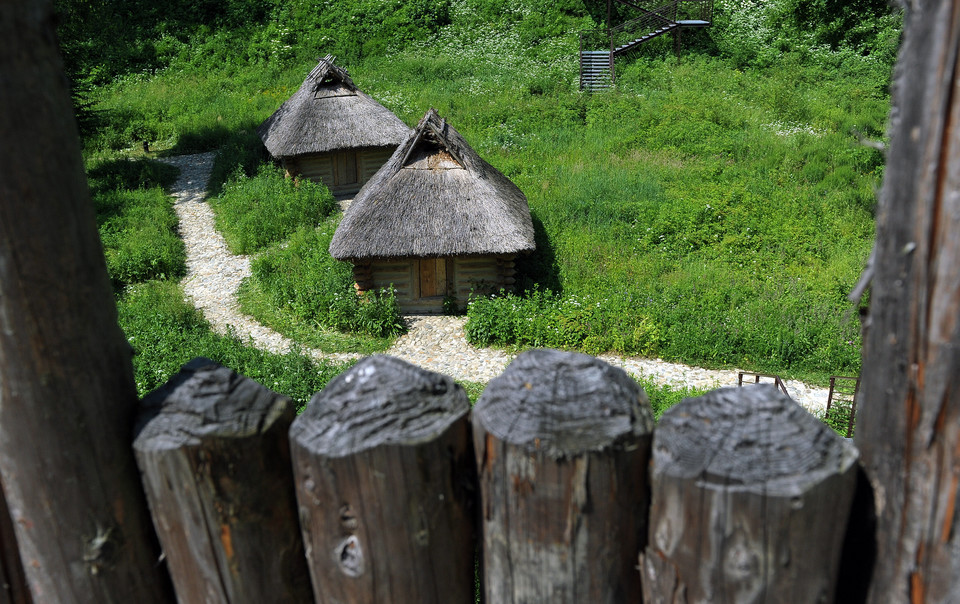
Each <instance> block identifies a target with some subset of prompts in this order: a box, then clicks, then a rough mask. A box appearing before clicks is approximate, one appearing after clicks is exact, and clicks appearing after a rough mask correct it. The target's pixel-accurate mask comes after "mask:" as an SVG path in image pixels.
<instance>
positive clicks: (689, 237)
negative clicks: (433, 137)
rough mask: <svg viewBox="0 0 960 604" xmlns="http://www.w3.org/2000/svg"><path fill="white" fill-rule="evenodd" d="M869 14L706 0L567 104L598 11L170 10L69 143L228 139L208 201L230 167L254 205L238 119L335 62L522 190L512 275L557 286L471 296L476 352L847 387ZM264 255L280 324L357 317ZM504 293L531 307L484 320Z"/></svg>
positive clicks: (876, 105)
mask: <svg viewBox="0 0 960 604" xmlns="http://www.w3.org/2000/svg"><path fill="white" fill-rule="evenodd" d="M242 4H244V3H243V2H241V1H239V0H238V2H235V3H231V7H233V8H231V9H230V10H231V11H232V10H233V9H234V8H237V7H239V6H241V5H242ZM881 4H882V3H881V2H878V1H875V0H858V1H857V2H856V3H853V4H850V5H844V3H840V2H833V1H832V0H817V1H815V2H798V1H796V0H776V1H772V2H752V1H747V0H743V1H741V0H730V1H729V2H718V4H717V14H716V23H715V25H714V27H711V28H709V29H705V30H702V31H698V32H692V33H691V34H690V35H689V36H685V38H684V44H685V48H686V49H687V51H686V52H685V54H684V57H683V59H682V61H680V62H677V61H675V60H674V59H673V58H672V57H671V56H670V52H671V49H670V45H669V43H667V42H665V43H664V45H663V46H662V47H657V46H656V45H651V46H650V47H649V48H648V49H647V50H642V51H639V52H637V53H635V54H634V55H633V56H632V57H628V58H625V59H622V60H619V61H618V65H617V70H618V71H617V73H618V80H617V89H616V90H614V91H611V92H608V93H603V94H593V95H588V94H582V93H580V92H579V91H577V90H576V73H577V67H576V52H577V40H576V38H575V36H573V35H571V32H575V31H577V30H578V29H582V28H584V27H588V26H591V25H592V24H594V22H595V21H596V20H597V19H596V18H594V19H591V18H590V17H589V16H588V15H587V11H588V10H589V11H593V9H594V8H597V7H599V8H600V9H603V8H604V6H601V5H600V4H597V3H595V2H594V3H592V4H590V5H588V6H584V5H582V4H581V3H579V2H573V1H572V0H556V1H552V2H547V3H533V2H532V1H531V0H520V1H518V2H504V1H502V0H449V1H448V0H443V1H440V2H433V3H409V4H408V5H405V6H403V7H401V8H396V7H390V6H388V5H387V4H383V3H373V2H372V1H371V2H367V1H366V0H365V1H363V2H355V3H340V4H336V3H335V4H334V5H329V6H328V5H314V4H313V3H309V2H306V1H305V0H295V1H293V2H287V3H282V4H281V3H272V2H266V1H264V2H257V3H254V4H251V5H250V7H251V15H252V16H251V18H250V20H249V22H247V23H241V22H238V21H237V20H236V19H233V18H232V17H227V16H224V17H222V18H213V17H212V16H204V15H203V12H204V11H199V12H190V11H189V10H187V9H186V8H184V9H183V10H182V11H181V9H179V8H177V9H171V12H176V13H177V15H173V14H171V16H170V23H177V24H183V25H184V26H183V27H181V28H179V29H177V28H170V27H166V28H160V29H156V30H152V29H151V30H149V31H150V32H153V33H150V34H149V35H145V36H142V38H143V44H144V45H147V44H149V45H152V47H153V49H154V51H155V54H156V60H155V64H156V66H157V67H158V68H163V67H165V68H163V69H158V70H157V71H156V72H154V71H148V72H143V71H138V70H128V71H126V72H125V73H126V75H122V77H119V78H115V77H113V75H111V76H110V77H108V78H105V79H103V80H102V81H111V82H112V83H110V84H109V85H107V86H104V87H101V88H98V89H95V91H94V93H93V94H92V98H94V99H95V100H96V101H97V105H96V107H95V108H96V109H97V111H98V115H99V116H100V118H101V124H102V127H101V130H100V131H99V132H98V134H97V136H94V137H91V138H90V139H89V140H88V149H91V150H93V149H109V148H124V147H127V146H130V145H132V144H134V143H136V141H138V140H146V139H149V140H150V141H151V142H152V143H153V142H157V146H159V147H162V148H176V149H178V150H183V149H209V148H213V147H215V146H220V145H226V146H227V147H228V148H226V149H225V150H224V151H223V152H222V153H221V156H220V159H218V165H217V174H218V175H217V176H215V178H214V184H213V186H214V187H217V186H219V183H221V182H225V181H227V180H228V179H229V178H232V177H233V175H239V174H240V173H242V174H244V175H245V176H246V177H245V178H241V177H239V176H238V177H237V178H236V179H235V181H231V183H230V184H228V185H227V186H226V187H225V188H229V187H232V186H234V185H235V184H236V183H239V182H241V181H242V182H244V183H246V184H248V185H249V186H250V191H245V192H243V193H242V194H241V195H239V197H241V198H244V199H250V198H254V197H257V194H256V191H255V189H256V188H257V187H262V188H263V189H262V190H264V191H270V188H269V187H270V186H272V185H269V184H268V182H267V181H268V179H266V178H265V179H264V180H263V181H262V182H261V181H260V180H259V179H260V176H259V175H258V174H257V166H259V164H260V162H261V161H262V156H259V155H258V154H259V153H261V147H260V146H259V144H258V142H257V138H256V135H255V133H254V132H253V129H254V127H255V126H256V125H257V124H259V123H260V122H262V120H263V119H265V118H266V117H267V116H268V115H269V114H270V113H271V112H272V111H273V110H275V109H276V108H277V106H279V104H280V103H281V102H282V101H283V100H284V99H286V98H287V97H289V96H290V95H291V94H292V93H293V91H294V90H295V89H296V87H297V86H299V84H300V82H301V81H302V80H303V77H304V74H305V73H307V71H309V69H310V67H312V65H313V63H314V61H315V60H316V57H317V56H318V55H322V54H325V53H326V52H333V53H334V54H338V55H339V56H340V59H341V62H343V61H344V60H345V61H346V62H345V64H346V65H347V66H348V67H349V68H350V70H351V74H352V77H353V78H354V80H355V81H356V82H357V83H358V84H359V85H360V86H361V88H363V89H364V90H365V91H366V92H368V93H370V94H371V95H372V96H373V97H374V98H376V99H378V100H380V101H381V102H382V103H383V104H385V105H386V106H387V107H388V108H390V109H391V110H393V111H395V112H396V113H397V114H398V115H399V116H400V117H401V118H402V119H404V120H405V121H406V122H407V123H415V122H416V121H417V120H418V119H419V118H420V116H422V115H423V112H424V111H425V110H426V109H427V108H429V107H431V106H432V107H436V108H437V109H438V110H439V111H440V113H441V114H442V115H444V117H445V118H447V119H448V120H449V121H450V123H452V124H455V125H456V127H457V128H458V130H460V131H461V132H462V133H463V134H464V135H465V137H466V138H467V140H468V141H470V143H471V145H472V146H474V148H475V149H477V151H478V152H479V153H480V154H481V155H482V156H483V157H484V158H485V159H486V160H487V161H489V162H490V163H492V164H493V165H494V166H496V167H497V168H498V169H500V170H501V171H503V172H504V173H505V174H506V175H507V176H508V177H510V178H511V179H513V180H514V182H516V183H517V184H518V185H519V186H520V188H521V189H522V190H523V191H524V192H525V193H526V195H527V198H528V201H529V204H530V207H531V210H532V213H533V215H534V218H535V221H534V222H535V230H536V233H535V235H536V241H537V246H538V249H537V252H536V253H535V254H533V255H530V256H525V257H522V258H520V259H519V262H518V268H519V270H520V275H519V283H520V284H521V285H522V288H523V289H525V290H529V291H543V290H546V289H547V288H549V289H550V290H551V291H553V292H557V293H553V294H549V293H546V292H543V293H535V294H531V295H529V296H513V297H512V298H511V297H507V296H504V297H502V298H497V299H496V300H492V301H482V300H478V301H475V303H474V304H475V305H477V307H476V308H475V309H473V310H472V314H471V315H470V324H471V325H472V326H473V327H471V329H472V330H474V331H475V333H476V335H475V337H476V338H477V341H483V342H499V343H501V344H507V345H540V344H539V343H551V345H556V346H558V347H568V348H570V347H572V348H578V349H581V350H586V351H591V352H592V351H601V350H622V351H630V352H631V353H641V352H642V353H644V354H658V355H660V356H663V357H664V358H670V359H673V360H680V361H685V362H696V363H703V364H708V365H718V366H720V365H732V364H739V365H742V366H745V367H751V368H753V369H757V370H764V371H771V372H784V371H789V372H791V373H795V372H843V373H855V372H856V371H857V370H858V368H859V353H858V351H859V343H860V342H859V338H858V334H857V331H858V330H857V325H856V320H855V319H854V318H851V315H855V313H853V312H851V310H852V309H851V308H850V307H849V304H848V303H847V302H846V301H845V295H846V293H847V292H848V291H849V289H850V288H851V287H852V285H853V283H854V282H855V281H856V278H857V276H858V274H859V272H860V269H861V267H862V264H863V262H864V260H865V258H866V256H867V254H868V252H869V249H870V245H871V243H872V238H873V212H874V207H875V196H874V188H875V187H876V186H877V185H878V183H879V182H880V179H881V177H882V171H883V165H882V164H883V157H882V156H881V154H880V153H879V152H877V151H876V150H874V149H872V148H868V147H865V146H863V145H860V144H859V142H858V140H857V136H858V135H859V134H862V135H863V136H866V137H868V138H873V139H881V140H882V139H883V138H884V131H885V123H886V116H887V111H888V108H889V98H888V91H887V83H888V82H889V73H890V67H891V64H892V60H893V50H894V49H895V46H896V41H897V39H898V36H899V16H898V15H897V14H896V13H889V12H887V9H886V7H885V6H881ZM177 6H179V5H177ZM257 7H260V8H257ZM391 11H392V12H391ZM161 12H162V11H161ZM227 12H229V11H227ZM594 12H595V11H594ZM603 12H604V11H603V10H600V11H599V13H597V14H599V15H600V19H602V14H601V13H603ZM388 13H390V14H388ZM230 14H234V13H230ZM237 14H239V13H237ZM156 16H157V14H156V13H153V16H150V15H146V14H145V15H144V16H143V21H144V22H146V21H148V20H149V19H153V18H155V17H156ZM138 19H139V17H138ZM191 19H192V20H191ZM231 19H233V20H231ZM391 19H394V20H393V21H391ZM198 20H199V21H198ZM137 27H139V25H137ZM144 27H146V26H144ZM161 30H162V31H161ZM143 31H147V30H146V29H144V30H143ZM158 31H159V32H160V33H159V34H157V33H156V32H158ZM144 47H146V46H144ZM131 52H133V51H132V50H131ZM148 54H149V53H148ZM151 69H152V68H151ZM114 75H116V74H114ZM249 181H256V184H254V183H250V182H249ZM271 182H272V181H271ZM274 184H276V183H274ZM285 195H286V193H285ZM250 213H251V211H250V210H249V208H247V207H244V208H243V209H241V210H239V211H238V216H239V215H243V216H246V215H248V214H250ZM240 220H241V218H237V220H228V221H227V222H238V221H240ZM315 224H317V221H316V220H313V221H310V220H306V219H304V222H303V225H304V226H309V227H312V226H314V225H315ZM222 228H224V229H227V228H229V227H227V226H223V227H222ZM256 228H259V225H256ZM331 228H332V227H331ZM250 230H251V231H252V230H255V229H254V228H253V227H251V229H250ZM288 236H289V234H273V235H270V236H268V237H265V239H268V240H272V241H275V242H278V241H281V240H282V239H283V238H285V237H288ZM293 239H296V236H294V237H293ZM258 245H262V244H258ZM314 245H315V247H317V248H318V249H322V250H323V252H324V253H325V252H326V243H324V242H315V243H314ZM290 246H293V240H291V243H290ZM280 251H281V248H280V247H279V246H275V247H273V248H271V249H270V251H269V252H268V253H267V256H270V257H271V258H272V260H269V262H271V263H275V266H274V267H273V268H272V269H271V271H272V273H276V274H272V276H268V274H267V272H264V273H263V274H261V275H260V276H259V277H256V278H257V279H260V280H261V282H260V283H259V284H258V285H257V287H259V288H261V289H263V291H264V296H265V297H267V298H269V299H270V300H272V304H274V305H275V306H276V307H277V309H278V310H279V311H282V312H284V313H286V312H287V311H290V312H291V313H293V312H296V313H297V315H296V316H298V317H303V319H298V320H299V321H303V322H304V323H310V322H313V323H317V324H319V323H321V319H320V318H318V317H322V321H323V322H324V323H323V324H325V325H350V324H352V322H353V321H355V318H354V317H355V316H356V314H355V311H354V310H353V307H352V305H353V304H354V302H357V298H356V296H355V295H353V292H352V290H350V289H349V287H348V284H349V282H350V281H351V278H350V276H349V275H348V274H347V272H345V271H347V269H346V267H345V266H343V267H340V268H336V267H335V265H331V264H329V263H330V262H332V261H330V260H326V259H321V258H317V259H315V260H308V259H307V256H308V254H307V252H306V251H304V252H303V257H300V258H293V257H291V258H285V259H284V260H283V262H282V263H281V262H280V261H279V260H278V259H277V258H278V257H276V254H279V253H280ZM264 262H267V261H266V260H264ZM311 263H313V264H314V266H315V267H314V268H305V267H306V265H308V264H311ZM301 265H302V266H301ZM271 266H273V265H271ZM290 267H293V268H290ZM321 267H326V268H321ZM324 270H328V272H330V275H329V276H327V277H326V278H327V279H329V282H324V281H323V280H322V278H321V275H320V273H321V272H323V271H324ZM338 271H340V272H338ZM337 275H339V276H337ZM268 281H269V282H270V283H269V284H268V283H267V282H268ZM298 282H299V283H298ZM308 284H309V287H308ZM310 288H314V289H315V291H318V292H321V293H319V294H316V295H314V294H311V293H309V290H310ZM337 291H339V292H341V293H343V296H341V298H340V299H334V298H333V297H332V296H330V295H328V293H326V292H337ZM311 298H312V299H313V300H315V301H311ZM574 301H577V302H579V303H581V304H584V303H587V304H590V305H592V307H591V308H590V309H585V308H580V309H579V310H577V307H576V306H575V305H574V304H573V302H574ZM508 302H509V304H510V305H516V306H517V307H518V308H521V307H522V308H523V309H525V310H524V312H528V313H532V314H522V313H519V312H514V310H513V309H512V308H510V309H509V310H508V309H507V308H506V307H505V306H497V305H506V304H508ZM357 303H358V304H359V302H357ZM597 303H599V304H600V306H599V308H598V307H597V306H596V305H597ZM485 305H489V306H485ZM314 306H316V307H317V308H313V307H314ZM374 306H376V305H374ZM448 306H451V305H448ZM451 310H452V309H451ZM575 311H576V312H575ZM371 312H372V311H371ZM377 312H378V313H379V311H377ZM500 312H502V313H504V316H502V317H498V316H497V315H498V313H500ZM375 314H376V313H375ZM544 315H546V316H549V317H551V319H550V320H547V319H542V318H541V317H542V316H544ZM378 316H380V315H378ZM530 318H532V320H529V321H528V320H526V319H530ZM551 321H553V322H554V324H552V325H550V324H548V323H551ZM367 322H370V323H377V321H376V320H373V319H369V318H368V319H367ZM391 322H392V320H391V319H387V320H386V323H388V324H389V323H391ZM638 329H639V332H638V331H637V330H638ZM528 343H529V344H528Z"/></svg>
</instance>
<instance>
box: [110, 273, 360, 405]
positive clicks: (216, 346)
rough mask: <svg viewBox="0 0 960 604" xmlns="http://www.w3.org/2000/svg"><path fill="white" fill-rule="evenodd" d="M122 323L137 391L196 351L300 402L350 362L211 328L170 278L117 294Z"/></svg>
mask: <svg viewBox="0 0 960 604" xmlns="http://www.w3.org/2000/svg"><path fill="white" fill-rule="evenodd" d="M118 311H119V318H120V326H121V327H122V328H123V330H124V331H125V332H126V334H127V339H128V340H129V341H130V345H131V346H132V347H133V350H134V357H133V369H134V378H135V380H136V383H137V392H138V393H139V395H140V396H144V395H146V394H147V393H148V392H150V391H151V390H154V389H156V388H158V387H159V386H161V385H163V383H164V382H166V381H167V380H168V379H170V377H172V376H173V375H174V374H176V372H177V371H179V370H180V367H181V366H182V365H183V364H184V363H186V362H187V361H189V360H190V359H193V358H194V357H198V356H204V357H208V358H210V359H212V360H214V361H216V362H218V363H220V364H222V365H224V366H226V367H229V368H230V369H233V370H234V371H236V372H238V373H240V374H243V375H245V376H247V377H249V378H250V379H253V380H256V381H257V382H260V383H261V384H263V385H264V386H266V387H268V388H270V389H271V390H274V391H275V392H279V393H280V394H284V395H286V396H289V397H290V398H291V399H293V401H294V402H295V403H296V404H297V406H298V407H299V408H301V409H302V408H303V406H304V405H306V403H307V401H309V400H310V398H311V397H312V396H313V395H314V394H315V393H317V392H319V391H320V390H322V389H323V388H324V386H326V384H327V382H328V381H330V380H331V379H332V378H333V377H334V376H336V375H338V374H339V373H341V372H343V371H345V370H346V369H347V368H348V367H349V366H350V365H351V364H352V363H347V364H339V363H323V362H319V363H318V362H315V361H313V360H311V359H310V357H308V356H306V355H305V354H301V353H300V352H299V351H296V350H294V351H291V352H289V353H287V354H282V355H278V354H272V353H268V352H264V351H261V350H258V349H256V348H253V347H250V346H247V345H245V344H244V343H243V342H241V341H240V340H239V339H238V338H237V337H235V336H222V335H218V334H216V333H213V332H212V331H210V325H209V324H208V323H207V321H206V320H205V319H204V318H203V316H202V315H201V313H200V311H198V310H197V309H196V308H194V307H193V306H191V305H190V304H188V303H187V302H185V301H184V299H183V291H182V290H181V289H180V287H179V286H178V285H176V284H175V283H172V282H169V281H148V282H146V283H141V284H138V285H136V286H134V287H132V288H130V289H129V290H128V291H127V292H126V293H125V294H124V295H123V296H122V297H120V298H119V299H118Z"/></svg>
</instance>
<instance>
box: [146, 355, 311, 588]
mask: <svg viewBox="0 0 960 604" xmlns="http://www.w3.org/2000/svg"><path fill="white" fill-rule="evenodd" d="M141 408H142V410H141V415H140V418H139V421H138V427H137V434H136V439H135V440H134V450H135V451H136V456H137V463H138V464H139V465H140V470H141V472H142V474H143V485H144V488H145V490H146V492H147V499H148V500H149V502H150V509H151V512H152V514H153V521H154V525H155V526H156V529H157V533H158V534H159V536H160V542H161V544H162V546H163V551H164V555H165V556H166V560H167V564H168V566H169V568H170V572H171V575H172V577H173V582H174V587H175V589H176V592H177V599H178V600H179V601H180V602H181V603H184V604H186V603H190V602H198V603H200V602H223V603H232V604H239V603H241V602H250V603H251V604H253V603H260V602H278V603H280V602H287V603H293V602H312V601H313V597H312V592H311V590H310V578H309V574H308V571H307V565H306V559H305V557H304V550H303V542H302V540H301V537H300V526H299V523H298V519H297V506H296V496H295V494H294V489H293V469H292V466H291V462H290V447H289V441H288V436H287V433H288V430H289V428H290V424H291V422H292V421H293V418H294V410H293V405H292V404H291V402H290V400H289V399H288V398H286V397H283V396H281V395H279V394H276V393H274V392H271V391H270V390H268V389H267V388H264V387H263V386H261V385H260V384H258V383H256V382H254V381H253V380H250V379H248V378H245V377H243V376H240V375H237V374H236V373H235V372H233V371H231V370H230V369H227V368H226V367H222V366H220V365H218V364H216V363H214V362H213V361H210V360H209V359H203V358H197V359H194V360H193V361H191V362H190V363H188V364H186V365H184V366H183V369H181V371H180V373H178V374H177V375H176V376H174V377H173V378H171V379H170V381H169V382H167V383H166V384H165V385H164V386H162V387H161V388H159V389H157V390H155V391H154V392H152V393H150V394H149V395H148V396H147V397H146V398H145V399H144V400H143V404H142V406H141Z"/></svg>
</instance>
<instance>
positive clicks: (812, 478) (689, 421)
mask: <svg viewBox="0 0 960 604" xmlns="http://www.w3.org/2000/svg"><path fill="white" fill-rule="evenodd" d="M653 452H654V468H655V472H656V473H662V474H666V475H670V476H674V477H678V478H698V479H699V480H700V481H702V482H703V483H704V484H718V485H724V486H725V487H737V486H739V487H741V488H743V489H751V488H758V489H763V490H764V492H766V493H767V494H770V495H773V494H782V495H792V494H796V493H798V492H802V491H804V490H805V489H806V487H807V486H808V485H811V484H816V483H818V482H820V481H821V480H823V478H824V477H825V476H828V475H832V474H836V473H843V472H845V471H846V470H847V469H849V468H850V467H851V466H852V465H853V464H854V463H855V461H856V459H857V457H858V453H857V450H856V448H855V447H854V446H853V445H852V444H851V443H850V442H849V441H846V440H844V439H843V438H841V437H840V436H839V435H838V434H837V433H835V432H834V431H833V430H831V429H830V428H829V427H828V426H826V425H825V424H824V423H823V422H821V421H820V420H818V419H817V418H815V417H814V416H812V415H810V413H809V412H807V411H806V410H805V409H803V407H801V406H800V405H798V404H797V403H795V402H794V401H793V400H791V399H790V398H789V397H788V396H786V395H785V394H783V393H781V392H780V391H778V390H777V389H776V388H775V387H774V386H772V385H758V386H749V387H746V388H737V387H730V388H721V389H718V390H714V391H713V392H709V393H707V394H705V395H704V396H701V397H698V398H693V399H686V400H684V401H683V402H681V403H680V404H679V405H677V406H675V407H673V408H672V409H670V410H668V411H667V412H666V413H664V415H663V417H662V418H661V420H660V424H659V426H658V427H657V431H656V434H655V436H654V445H653Z"/></svg>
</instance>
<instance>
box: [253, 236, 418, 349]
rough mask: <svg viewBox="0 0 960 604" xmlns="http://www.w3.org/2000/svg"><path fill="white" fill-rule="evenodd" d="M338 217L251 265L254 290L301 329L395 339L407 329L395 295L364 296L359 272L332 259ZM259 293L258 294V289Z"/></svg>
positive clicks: (379, 293)
mask: <svg viewBox="0 0 960 604" xmlns="http://www.w3.org/2000/svg"><path fill="white" fill-rule="evenodd" d="M338 221H339V219H338V217H333V218H330V219H327V220H326V221H325V222H324V223H323V224H321V225H320V226H319V227H317V228H307V227H301V228H300V229H299V230H297V231H296V232H295V233H294V234H293V235H292V236H291V237H290V238H289V239H287V240H286V241H285V242H283V244H281V245H274V246H272V247H270V248H269V249H267V250H265V251H264V252H262V253H261V254H259V255H258V256H257V257H255V258H254V259H253V261H252V262H251V266H250V269H251V272H252V277H251V279H250V282H251V283H250V287H251V289H253V291H259V292H261V293H262V294H263V295H264V296H265V297H266V299H267V300H269V302H270V303H271V304H272V305H273V306H274V307H275V308H278V309H282V312H283V314H284V315H285V316H287V317H289V318H290V320H291V321H292V322H295V323H297V324H300V325H315V326H317V327H321V328H329V329H334V330H339V331H343V332H351V333H358V334H364V335H367V336H372V337H374V338H393V337H395V336H398V335H400V334H401V333H403V332H404V331H405V329H406V327H405V326H404V323H403V320H402V319H401V317H400V308H399V306H398V305H397V300H396V296H395V295H394V292H393V291H392V290H389V291H376V292H373V291H371V292H364V293H363V294H362V295H358V294H357V292H356V290H355V288H354V286H353V283H354V281H353V268H352V267H351V265H350V264H349V263H346V262H340V261H338V260H335V259H334V258H333V257H332V256H330V252H329V247H330V240H331V238H332V237H333V233H334V230H335V229H336V226H337V223H338ZM254 288H255V289H254Z"/></svg>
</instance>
